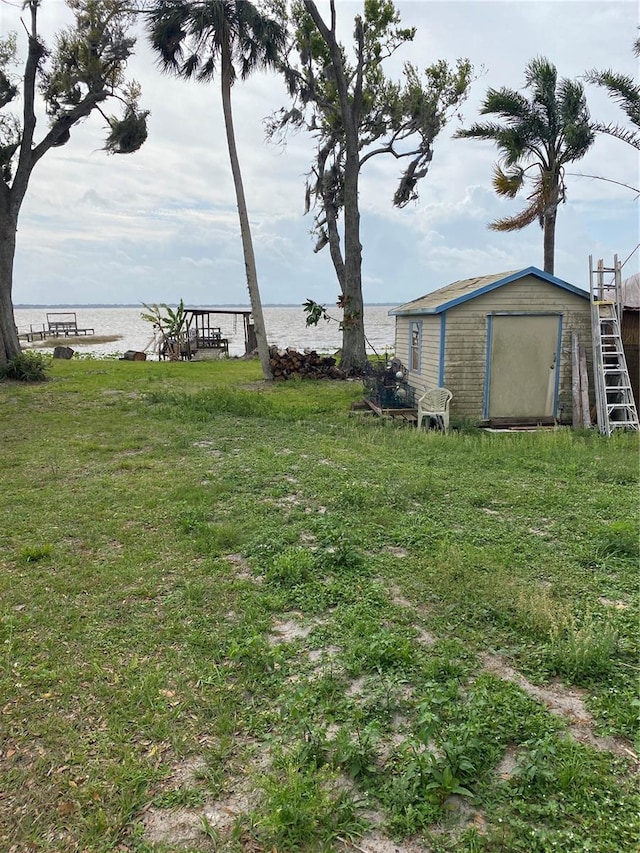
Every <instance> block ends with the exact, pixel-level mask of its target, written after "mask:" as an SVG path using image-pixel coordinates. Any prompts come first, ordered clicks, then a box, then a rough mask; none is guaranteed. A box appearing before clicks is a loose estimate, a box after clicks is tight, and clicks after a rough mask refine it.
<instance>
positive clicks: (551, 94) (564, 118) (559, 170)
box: [455, 57, 595, 274]
mask: <svg viewBox="0 0 640 853" xmlns="http://www.w3.org/2000/svg"><path fill="white" fill-rule="evenodd" d="M525 82H526V88H527V89H530V90H531V93H532V94H531V99H530V100H527V98H526V97H525V96H524V95H522V94H520V92H516V91H514V90H513V89H507V88H501V89H489V90H488V91H487V94H486V95H485V100H484V103H483V105H482V108H481V110H480V114H481V115H491V114H492V115H497V116H499V117H500V118H501V119H503V120H504V121H503V123H498V122H485V123H479V124H474V125H472V126H471V127H470V128H467V129H466V130H460V131H458V133H456V134H455V136H456V137H457V138H460V139H467V138H468V139H487V140H490V141H491V142H494V143H495V145H496V147H497V148H498V151H499V152H500V159H499V161H498V163H497V164H496V166H495V167H494V173H493V187H494V189H495V191H496V192H497V193H498V195H501V196H506V197H507V198H515V196H516V195H517V194H518V192H519V191H520V190H521V189H522V188H523V187H524V186H526V185H529V186H530V187H531V193H530V195H528V196H527V201H528V204H527V206H526V207H525V209H524V210H522V211H521V212H520V213H517V214H515V215H514V216H509V217H504V218H502V219H497V220H495V221H494V222H491V223H490V225H489V227H490V228H491V229H493V230H494V231H516V230H519V229H520V228H525V227H526V226H527V225H530V224H531V223H532V222H535V221H536V220H537V221H538V222H539V223H540V226H541V228H542V231H543V243H544V269H545V272H548V273H551V274H553V269H554V254H555V228H556V215H557V212H558V206H559V205H560V203H561V202H564V201H565V200H566V186H565V182H564V173H565V165H566V164H567V163H572V162H574V161H575V160H580V159H581V158H582V157H584V155H585V154H586V153H587V151H588V150H589V148H590V147H591V145H592V144H593V141H594V138H595V134H594V131H593V126H592V124H591V120H590V116H589V110H588V108H587V102H586V99H585V95H584V90H583V87H582V85H581V84H580V83H576V82H573V81H572V80H567V79H562V80H558V73H557V71H556V67H555V65H553V64H552V63H551V62H549V61H548V60H547V59H545V58H544V57H538V58H536V59H532V60H531V61H530V62H529V63H528V64H527V66H526V68H525Z"/></svg>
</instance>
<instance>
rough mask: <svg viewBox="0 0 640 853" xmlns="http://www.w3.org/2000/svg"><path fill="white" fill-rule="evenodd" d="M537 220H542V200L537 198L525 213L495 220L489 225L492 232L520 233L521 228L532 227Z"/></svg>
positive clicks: (526, 208)
mask: <svg viewBox="0 0 640 853" xmlns="http://www.w3.org/2000/svg"><path fill="white" fill-rule="evenodd" d="M537 219H538V220H539V219H540V200H539V198H538V197H537V196H536V197H534V198H533V199H532V201H531V203H530V204H529V205H528V206H527V207H525V209H524V210H523V211H521V212H520V213H516V214H515V215H514V216H505V217H503V218H502V219H495V220H494V221H493V222H490V223H489V228H490V229H491V230H492V231H520V229H521V228H526V227H527V225H531V223H532V222H535V221H536V220H537Z"/></svg>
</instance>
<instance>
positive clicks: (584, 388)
mask: <svg viewBox="0 0 640 853" xmlns="http://www.w3.org/2000/svg"><path fill="white" fill-rule="evenodd" d="M578 362H579V365H580V395H581V397H582V426H583V427H585V428H586V429H589V427H590V426H591V413H590V412H589V373H588V372H587V351H586V349H585V346H584V344H580V345H579V346H578Z"/></svg>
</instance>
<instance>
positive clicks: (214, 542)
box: [194, 522, 244, 556]
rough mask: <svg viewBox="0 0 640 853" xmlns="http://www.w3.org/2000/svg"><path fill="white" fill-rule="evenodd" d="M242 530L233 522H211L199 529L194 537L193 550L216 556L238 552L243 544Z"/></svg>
mask: <svg viewBox="0 0 640 853" xmlns="http://www.w3.org/2000/svg"><path fill="white" fill-rule="evenodd" d="M243 535H244V534H243V530H242V527H241V526H240V525H238V524H237V523H235V522H212V523H210V524H208V525H207V527H206V528H204V529H200V530H199V532H198V534H197V535H196V537H195V541H194V548H195V549H196V550H197V551H198V552H199V553H201V554H207V555H209V556H216V555H219V554H230V553H231V552H233V551H237V550H239V548H240V547H241V545H242V542H243Z"/></svg>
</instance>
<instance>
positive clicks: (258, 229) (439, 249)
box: [0, 0, 640, 306]
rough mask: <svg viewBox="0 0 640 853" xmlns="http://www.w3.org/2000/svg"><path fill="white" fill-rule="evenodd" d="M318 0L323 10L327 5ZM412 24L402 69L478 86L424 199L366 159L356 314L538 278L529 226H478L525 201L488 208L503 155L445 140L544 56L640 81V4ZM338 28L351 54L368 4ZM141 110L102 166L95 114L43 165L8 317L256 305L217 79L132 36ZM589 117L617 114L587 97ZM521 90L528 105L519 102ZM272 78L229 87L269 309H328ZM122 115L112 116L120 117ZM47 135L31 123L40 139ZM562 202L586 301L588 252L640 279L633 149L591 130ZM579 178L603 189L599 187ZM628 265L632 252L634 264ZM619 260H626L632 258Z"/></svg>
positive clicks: (572, 261) (410, 7)
mask: <svg viewBox="0 0 640 853" xmlns="http://www.w3.org/2000/svg"><path fill="white" fill-rule="evenodd" d="M327 5H328V4H322V3H320V4H319V6H320V7H321V8H326V7H327ZM396 5H397V8H398V10H399V11H400V13H401V16H402V24H403V25H404V26H415V27H416V28H417V33H416V37H415V39H414V41H413V43H411V44H410V45H407V46H406V47H404V48H403V49H401V51H400V52H399V54H398V55H397V56H396V57H395V58H394V64H393V67H391V66H390V67H389V69H388V74H389V76H390V77H393V78H394V79H399V76H400V73H401V67H402V63H403V62H404V61H411V62H413V63H414V64H415V65H417V67H418V68H422V69H423V68H425V67H426V66H428V65H430V64H431V63H433V62H435V61H436V60H438V59H446V60H448V61H449V62H451V63H453V62H455V60H456V59H457V58H459V57H465V58H469V59H470V60H471V62H472V63H473V65H474V68H475V71H476V75H477V79H476V80H475V81H474V83H473V85H472V88H471V92H470V96H469V98H468V100H467V102H466V103H465V105H464V107H463V108H462V113H463V123H462V125H460V124H459V123H458V122H457V121H453V122H452V123H451V124H450V125H448V126H447V128H445V130H444V131H443V132H442V133H441V134H440V136H439V137H438V138H437V139H436V142H435V145H434V155H433V160H432V163H431V167H430V170H429V174H428V175H427V177H426V178H425V179H424V180H423V181H422V184H421V187H420V200H419V202H417V203H412V204H410V205H408V206H407V207H406V208H404V209H403V210H397V209H394V208H393V206H392V203H391V199H392V196H393V193H394V191H395V188H396V185H397V179H398V177H399V174H400V171H401V167H400V166H399V164H398V163H397V162H396V161H395V160H393V158H388V159H387V158H383V157H376V158H373V159H372V160H370V161H369V162H368V163H367V164H366V165H365V167H364V168H363V171H362V175H361V184H360V209H361V242H362V246H363V293H364V299H365V302H368V303H383V304H391V305H398V304H401V303H404V302H407V301H409V300H411V299H415V298H418V297H419V296H421V295H423V294H426V293H429V292H431V291H433V290H435V289H436V288H438V287H442V286H444V285H446V284H449V283H451V282H453V281H456V280H458V279H464V278H469V277H472V276H476V275H490V274H494V273H499V272H502V271H508V270H516V269H522V268H525V267H529V266H536V267H538V268H542V266H543V254H542V231H541V230H540V228H539V227H538V225H537V224H533V225H531V226H529V227H527V228H526V229H524V230H522V231H519V232H513V233H506V234H505V233H498V232H493V231H490V230H489V229H488V228H487V223H489V222H490V221H491V220H493V219H496V218H498V217H503V216H508V215H511V214H513V213H515V212H516V211H518V210H520V209H522V208H523V207H524V205H525V203H526V199H525V198H524V196H523V197H521V198H519V199H517V200H515V201H513V202H512V201H510V200H506V199H501V198H498V197H497V196H496V195H495V193H494V191H493V189H492V186H491V174H492V168H493V164H494V163H495V161H496V150H495V147H494V146H493V145H492V144H491V143H489V142H481V141H478V140H460V139H453V138H452V137H453V134H454V133H455V131H456V130H457V129H458V128H459V127H460V126H469V125H470V124H471V123H472V122H474V121H477V120H479V119H480V116H479V114H478V110H479V106H480V104H481V103H482V100H483V99H484V95H485V93H486V90H487V89H488V88H489V87H494V88H499V87H501V86H508V87H510V88H514V89H518V90H523V89H524V68H525V65H526V64H527V62H528V61H529V60H530V59H532V58H533V57H535V56H544V57H546V58H547V59H549V60H550V61H551V62H553V63H554V64H555V65H556V66H557V69H558V74H559V76H560V77H568V78H572V79H573V78H577V77H579V76H580V75H583V74H584V73H585V71H587V70H589V69H592V68H597V69H606V68H613V69H614V70H615V71H618V72H622V73H625V74H630V75H632V76H633V77H634V78H635V79H638V60H637V59H635V57H634V56H633V52H632V45H633V42H634V39H635V38H636V37H637V33H638V30H637V27H638V25H639V23H640V21H639V7H638V3H637V2H626V0H624V2H620V0H610V2H606V0H598V2H581V0H576V2H572V0H555V2H545V0H502V2H500V1H499V0H491V2H488V0H446V2H438V0H434V2H431V0H403V2H398V3H396ZM337 6H338V23H339V27H340V31H341V32H342V33H343V40H344V42H345V44H350V43H351V32H352V30H353V18H354V15H356V14H357V13H358V12H359V11H360V10H361V9H362V4H361V3H355V2H346V0H344V2H342V0H338V4H337ZM21 14H23V13H22V12H21V3H20V2H19V0H15V2H13V0H2V2H1V3H0V32H1V33H2V35H6V34H7V33H8V32H10V31H16V32H17V33H18V41H19V45H20V47H21V49H22V50H24V48H25V44H26V38H25V34H24V28H23V27H22V25H21V23H20V15H21ZM69 20H70V18H69V11H68V9H67V8H66V6H65V5H64V2H62V0H43V2H42V9H41V14H40V21H41V32H42V33H43V36H44V37H45V40H48V41H49V43H52V38H51V37H52V35H53V33H55V32H56V31H57V30H58V29H59V28H60V27H61V26H63V25H66V24H67V23H68V22H69ZM128 74H129V76H130V77H132V78H134V79H136V80H138V81H139V83H140V85H141V87H142V99H141V105H142V106H143V107H144V108H145V109H148V110H150V112H151V115H150V116H149V138H148V139H147V141H146V143H145V144H144V146H143V147H142V149H141V150H140V151H139V152H137V153H135V154H132V155H115V156H113V155H111V156H110V155H107V154H106V153H105V152H104V151H102V150H101V148H102V146H103V144H104V142H103V140H104V135H105V134H104V121H103V119H102V118H101V117H100V116H99V115H97V114H95V115H93V116H91V117H90V118H89V119H88V120H87V121H86V122H84V123H83V124H82V125H80V126H78V127H76V128H75V129H74V130H73V131H72V135H71V141H70V142H69V143H68V144H67V145H65V146H63V147H62V148H58V149H54V150H52V151H50V152H49V153H48V154H47V155H46V156H45V157H44V158H43V159H42V160H41V161H40V163H39V164H38V165H37V166H36V169H35V171H34V173H33V175H32V179H31V183H30V186H29V190H28V193H27V196H26V198H25V201H24V204H23V208H22V212H21V215H20V220H19V226H18V247H17V252H16V260H15V268H14V291H13V296H14V303H15V304H33V305H35V304H45V305H46V304H68V305H84V304H95V303H99V304H134V305H137V304H140V303H141V302H145V303H162V302H166V303H168V304H172V305H175V304H177V302H178V301H179V300H180V299H184V301H185V304H187V305H222V304H227V305H246V304H248V302H249V299H248V292H247V288H246V280H245V273H244V263H243V258H242V247H241V242H240V231H239V225H238V217H237V209H236V206H235V195H234V190H233V184H232V180H231V171H230V167H229V159H228V152H227V147H226V140H225V134H224V126H223V121H222V108H221V103H220V91H219V86H218V82H217V80H214V81H213V82H211V83H208V84H202V83H195V82H186V81H182V80H176V79H173V78H172V77H170V76H167V75H165V74H162V73H161V72H160V71H159V70H158V68H157V66H156V64H155V60H154V56H153V54H152V53H151V51H150V49H149V47H148V45H147V44H146V43H145V37H144V35H143V34H141V35H140V37H139V39H138V43H137V46H136V54H135V56H134V57H133V58H132V59H131V60H130V62H129V67H128ZM586 90H587V96H588V102H589V106H590V110H591V114H592V116H594V117H596V118H598V119H600V120H602V121H605V122H607V121H620V122H621V123H624V122H625V121H626V116H625V115H624V113H623V112H622V111H621V110H620V109H619V108H618V107H617V106H616V105H615V104H614V103H613V102H612V101H611V100H610V99H609V98H608V97H607V95H606V94H605V92H604V91H603V90H601V89H599V88H598V87H594V86H592V85H587V86H586ZM525 94H526V92H525ZM287 103H288V101H287V95H286V92H285V89H284V85H283V83H282V82H281V80H280V79H278V78H277V77H275V76H273V75H266V74H257V75H255V76H253V77H252V78H250V79H249V80H248V81H247V82H245V83H237V84H236V85H235V86H234V90H233V110H234V119H235V125H236V135H237V143H238V150H239V157H240V162H241V168H242V174H243V179H244V185H245V193H246V196H247V203H248V207H249V213H250V219H251V226H252V233H253V240H254V248H255V254H256V262H257V267H258V277H259V283H260V290H261V295H262V302H263V304H265V305H266V304H294V305H295V304H301V303H303V302H304V301H305V300H306V299H309V298H310V299H314V300H316V301H318V302H322V303H325V304H327V305H329V306H330V305H333V304H334V303H335V301H336V298H337V294H338V285H337V281H336V278H335V273H334V271H333V267H332V265H331V262H330V258H329V255H328V250H326V249H325V250H324V251H322V252H320V253H318V254H315V253H314V251H313V247H314V241H313V238H312V236H311V229H312V217H311V215H306V216H305V215H304V185H305V176H306V174H307V172H308V170H309V168H310V165H311V163H312V158H313V151H314V145H313V140H312V139H311V138H310V137H309V136H308V135H306V134H304V133H300V134H297V135H294V136H290V137H289V139H288V140H287V142H286V145H284V146H283V145H275V144H273V143H270V142H267V141H266V140H265V134H264V125H263V120H264V119H265V118H267V117H268V116H269V115H270V114H271V113H272V112H273V111H275V110H277V109H278V108H280V107H282V106H285V105H287ZM112 112H115V109H114V110H112ZM45 131H46V116H45V115H44V113H41V114H40V116H39V124H38V129H37V134H36V138H37V139H38V138H41V137H40V136H39V135H38V133H39V134H43V133H44V132H45ZM567 172H568V173H573V174H568V175H567V201H566V203H565V204H564V205H562V207H561V208H560V210H559V214H558V223H557V231H556V266H555V274H556V276H558V277H559V278H561V279H564V280H565V281H569V282H570V283H572V284H575V285H576V286H578V287H583V288H585V289H587V290H588V288H589V275H588V270H589V255H592V256H593V258H594V261H595V260H597V259H598V258H603V259H604V262H605V266H611V265H612V264H613V259H614V255H616V254H617V256H618V259H619V260H620V261H626V263H625V265H624V267H623V278H625V277H627V276H630V275H632V274H634V273H636V272H638V269H639V268H640V262H639V258H640V250H636V251H635V253H634V250H635V249H636V247H637V244H638V242H639V241H640V236H639V230H640V229H639V219H638V194H637V193H634V192H633V191H632V190H630V189H628V188H626V187H623V186H619V185H618V184H616V183H612V182H613V181H617V182H620V183H621V184H628V185H631V186H632V187H639V186H640V174H639V157H638V151H637V150H636V149H634V148H632V147H631V146H630V145H628V144H625V143H623V142H621V141H619V140H616V139H613V138H610V137H605V136H599V137H598V138H597V140H596V143H595V145H594V146H593V147H592V149H591V150H590V151H589V153H588V154H587V156H586V157H585V158H584V159H583V160H581V161H579V162H577V163H574V164H572V165H570V166H569V167H568V169H567ZM587 175H596V176H601V177H606V178H608V179H609V180H608V181H603V180H597V179H594V178H591V177H585V176H587ZM629 256H631V257H629ZM627 258H628V260H627Z"/></svg>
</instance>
